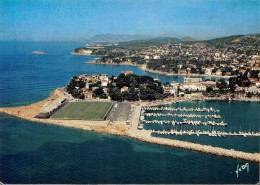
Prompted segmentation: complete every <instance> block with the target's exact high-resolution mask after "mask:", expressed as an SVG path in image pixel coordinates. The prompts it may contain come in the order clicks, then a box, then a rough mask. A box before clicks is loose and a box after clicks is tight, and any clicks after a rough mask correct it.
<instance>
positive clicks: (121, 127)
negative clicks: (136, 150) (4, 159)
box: [0, 89, 260, 162]
mask: <svg viewBox="0 0 260 185" xmlns="http://www.w3.org/2000/svg"><path fill="white" fill-rule="evenodd" d="M64 96H65V95H64V94H62V92H61V91H60V90H59V89H56V90H54V91H53V92H52V93H51V96H50V97H49V98H47V99H45V100H42V101H40V102H37V103H34V104H31V105H28V106H22V107H8V108H0V113H3V114H8V115H11V116H15V117H18V118H21V119H25V120H28V121H32V122H39V123H44V124H51V125H57V126H64V127H68V128H74V129H81V130H85V131H95V132H98V133H104V134H111V135H115V136H125V137H129V138H132V139H135V140H137V141H141V142H146V143H152V144H158V145H163V146H168V147H176V148H181V149H187V150H191V151H196V152H203V153H207V154H213V155H217V156H224V157H229V158H233V159H242V160H247V161H252V162H260V154H258V153H249V152H242V151H236V150H231V149H225V148H220V147H213V146H210V145H202V144H198V143H192V142H187V141H179V140H172V139H167V138H158V137H153V136H151V133H150V132H149V131H146V130H138V129H137V126H138V122H139V116H140V112H141V107H142V106H145V105H148V104H155V105H156V104H158V103H160V104H161V103H162V102H153V103H151V102H141V103H140V102H138V104H136V106H135V109H134V112H133V116H132V119H131V121H130V127H128V126H127V125H126V123H125V122H113V123H110V122H109V121H108V120H104V121H88V120H62V119H60V120H57V119H55V120H54V119H38V118H34V116H35V115H37V114H38V113H39V112H40V111H41V109H42V108H43V107H45V106H48V104H50V103H51V102H52V101H55V100H56V99H58V98H62V97H64ZM183 101H184V100H183ZM166 102H167V100H166ZM167 103H169V101H168V102H167Z"/></svg>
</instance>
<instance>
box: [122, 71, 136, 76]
mask: <svg viewBox="0 0 260 185" xmlns="http://www.w3.org/2000/svg"><path fill="white" fill-rule="evenodd" d="M121 73H123V74H125V75H128V74H134V72H133V71H122V72H121Z"/></svg>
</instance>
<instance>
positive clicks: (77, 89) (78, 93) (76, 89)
mask: <svg viewBox="0 0 260 185" xmlns="http://www.w3.org/2000/svg"><path fill="white" fill-rule="evenodd" d="M85 86H86V83H85V82H84V81H83V80H81V79H78V77H77V76H74V77H73V78H71V79H70V81H69V84H68V86H67V91H68V93H70V94H71V95H72V96H73V97H75V98H79V99H84V98H85V96H84V94H83V91H82V90H81V89H82V88H84V87H85Z"/></svg>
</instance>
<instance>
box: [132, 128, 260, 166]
mask: <svg viewBox="0 0 260 185" xmlns="http://www.w3.org/2000/svg"><path fill="white" fill-rule="evenodd" d="M128 137H131V138H134V139H137V140H139V141H143V142H147V143H153V144H158V145H164V146H169V147H176V148H182V149H187V150H192V151H196V152H203V153H207V154H213V155H218V156H223V157H229V158H234V159H243V160H247V161H252V162H260V154H259V153H248V152H242V151H235V150H232V149H225V148H219V147H213V146H209V145H201V144H195V143H190V142H186V141H179V140H172V139H167V138H157V137H152V136H142V135H138V134H133V133H130V134H128Z"/></svg>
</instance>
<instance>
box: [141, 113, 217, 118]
mask: <svg viewBox="0 0 260 185" xmlns="http://www.w3.org/2000/svg"><path fill="white" fill-rule="evenodd" d="M142 115H143V116H147V117H159V116H164V117H178V118H210V119H211V118H214V119H221V116H220V115H216V114H213V115H209V114H208V115H200V114H176V113H175V114H171V113H166V114H163V113H143V114H142Z"/></svg>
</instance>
